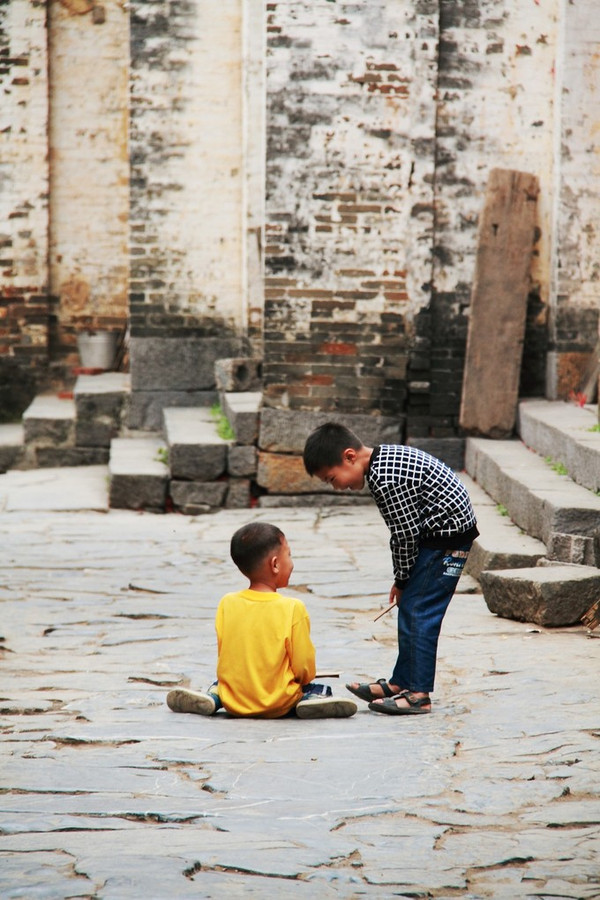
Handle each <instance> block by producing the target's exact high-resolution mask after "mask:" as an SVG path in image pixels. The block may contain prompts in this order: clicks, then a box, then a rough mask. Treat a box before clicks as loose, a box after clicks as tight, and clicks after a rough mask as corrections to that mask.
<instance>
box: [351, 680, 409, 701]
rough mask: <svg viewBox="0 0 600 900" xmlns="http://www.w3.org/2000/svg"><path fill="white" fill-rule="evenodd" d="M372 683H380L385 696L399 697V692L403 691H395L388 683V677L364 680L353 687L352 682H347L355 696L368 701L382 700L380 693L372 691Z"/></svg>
mask: <svg viewBox="0 0 600 900" xmlns="http://www.w3.org/2000/svg"><path fill="white" fill-rule="evenodd" d="M371 684H380V685H381V690H382V691H383V696H384V697H397V696H398V694H401V693H402V691H393V690H392V689H391V687H390V686H389V684H388V683H387V679H386V678H378V679H377V681H371V682H363V683H362V684H359V685H358V687H352V685H351V684H347V685H346V687H347V688H348V690H349V691H350V693H351V694H354V696H355V697H360V699H361V700H366V701H367V703H368V702H369V701H371V700H381V697H380V696H379V695H378V694H374V693H373V692H372V690H371Z"/></svg>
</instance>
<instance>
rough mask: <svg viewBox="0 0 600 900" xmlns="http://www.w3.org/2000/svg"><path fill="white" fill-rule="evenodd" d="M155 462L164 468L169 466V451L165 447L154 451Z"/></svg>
mask: <svg viewBox="0 0 600 900" xmlns="http://www.w3.org/2000/svg"><path fill="white" fill-rule="evenodd" d="M156 462H161V463H163V464H164V465H165V466H168V465H169V451H168V450H167V448H166V447H159V448H158V450H157V451H156Z"/></svg>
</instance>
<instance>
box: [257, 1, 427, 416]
mask: <svg viewBox="0 0 600 900" xmlns="http://www.w3.org/2000/svg"><path fill="white" fill-rule="evenodd" d="M267 9H268V22H267V39H268V50H267V140H268V147H267V211H266V235H265V258H266V273H267V274H266V281H265V331H264V356H265V366H264V377H265V401H266V403H268V404H270V405H272V406H276V407H282V408H289V409H292V410H293V409H296V410H311V409H314V410H319V409H320V410H325V411H329V410H331V411H333V410H339V411H344V412H352V411H358V410H360V411H363V412H364V411H374V412H375V411H378V412H382V413H386V414H387V413H389V414H397V415H402V413H403V411H404V408H405V401H406V395H407V383H406V366H407V360H408V355H409V351H410V346H411V342H412V331H413V318H414V316H415V314H416V313H417V312H418V311H419V310H420V309H421V308H423V307H424V306H426V305H427V304H428V302H429V299H430V290H431V262H430V259H431V257H430V246H431V234H432V222H433V205H432V186H433V162H434V122H435V117H434V103H433V99H434V93H435V60H436V54H437V3H434V2H432V3H420V4H418V5H416V4H414V3H411V2H407V0H405V2H402V0H397V2H395V3H393V4H391V3H388V2H385V0H374V2H372V3H369V4H345V3H336V4H331V3H328V2H325V0H319V2H310V3H309V2H286V3H270V4H268V5H267Z"/></svg>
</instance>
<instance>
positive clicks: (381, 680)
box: [375, 678, 398, 697]
mask: <svg viewBox="0 0 600 900" xmlns="http://www.w3.org/2000/svg"><path fill="white" fill-rule="evenodd" d="M375 683H376V684H380V685H381V690H382V691H383V696H384V697H397V696H398V694H395V693H394V692H393V690H392V689H391V688H390V686H389V684H388V683H387V679H386V678H378V679H377V681H376V682H375Z"/></svg>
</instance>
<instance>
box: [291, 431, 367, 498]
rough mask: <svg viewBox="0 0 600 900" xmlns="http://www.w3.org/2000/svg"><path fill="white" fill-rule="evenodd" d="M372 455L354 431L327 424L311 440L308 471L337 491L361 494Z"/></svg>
mask: <svg viewBox="0 0 600 900" xmlns="http://www.w3.org/2000/svg"><path fill="white" fill-rule="evenodd" d="M370 453H371V451H370V450H368V449H367V448H366V447H365V446H364V444H363V442H362V441H361V440H360V438H359V437H357V436H356V435H355V434H354V432H353V431H350V429H349V428H346V426H345V425H341V424H339V423H338V422H326V423H325V424H324V425H320V426H319V427H318V428H315V430H314V431H313V432H312V433H311V434H310V435H309V436H308V438H307V440H306V444H305V445H304V454H303V458H304V468H305V469H306V471H307V473H308V474H309V475H316V476H317V478H320V480H321V481H324V482H326V483H327V484H330V485H331V486H332V487H333V488H334V489H335V490H338V491H342V490H345V489H346V488H350V490H352V491H359V490H361V488H362V487H363V485H364V481H365V471H366V467H367V462H368V459H369V457H370Z"/></svg>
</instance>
